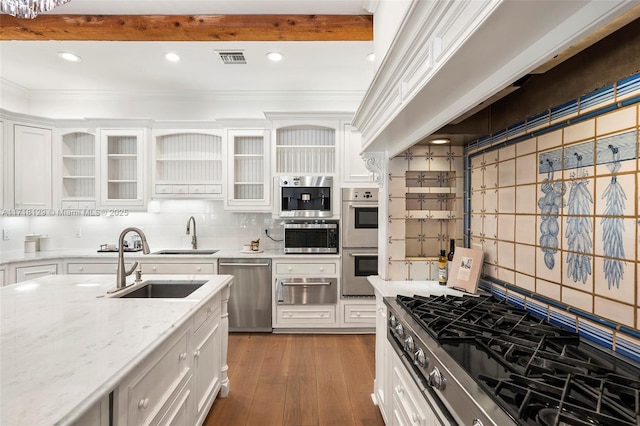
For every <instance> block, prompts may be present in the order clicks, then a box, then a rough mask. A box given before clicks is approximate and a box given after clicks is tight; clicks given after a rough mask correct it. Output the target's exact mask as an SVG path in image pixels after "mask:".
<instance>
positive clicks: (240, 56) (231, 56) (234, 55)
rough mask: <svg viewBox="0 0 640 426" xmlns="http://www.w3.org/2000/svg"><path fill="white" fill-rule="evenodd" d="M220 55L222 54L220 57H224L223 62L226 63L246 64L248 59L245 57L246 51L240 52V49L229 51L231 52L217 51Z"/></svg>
mask: <svg viewBox="0 0 640 426" xmlns="http://www.w3.org/2000/svg"><path fill="white" fill-rule="evenodd" d="M217 52H218V55H220V59H222V62H223V63H225V64H246V63H247V60H246V59H245V57H244V52H240V51H233V52H231V51H229V52H222V51H219V50H218V51H217Z"/></svg>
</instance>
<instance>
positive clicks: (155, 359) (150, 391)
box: [117, 323, 192, 425]
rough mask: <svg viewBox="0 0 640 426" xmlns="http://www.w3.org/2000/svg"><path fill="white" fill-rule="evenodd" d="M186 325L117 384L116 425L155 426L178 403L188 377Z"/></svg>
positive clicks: (188, 341) (188, 333)
mask: <svg viewBox="0 0 640 426" xmlns="http://www.w3.org/2000/svg"><path fill="white" fill-rule="evenodd" d="M190 325H191V324H190V323H187V324H186V325H184V326H183V327H181V328H180V329H179V330H177V331H176V332H175V333H173V335H172V337H170V338H169V339H168V340H167V341H166V342H164V343H163V344H162V345H160V347H158V348H157V349H156V350H154V351H153V353H152V354H151V355H150V356H149V357H147V359H146V360H145V362H144V363H142V364H141V365H140V366H139V367H138V368H136V369H134V370H133V371H132V372H131V373H130V374H128V375H127V377H126V378H125V379H124V380H123V381H122V382H121V384H120V386H119V387H118V392H117V393H118V397H117V398H118V403H117V407H118V414H117V417H118V422H117V424H120V425H124V424H127V425H148V424H157V423H158V422H159V420H160V419H162V418H163V417H164V415H165V414H166V413H167V411H168V410H170V409H171V407H172V406H173V404H174V402H176V401H178V399H179V397H180V396H181V394H182V393H181V390H182V389H183V387H184V386H185V385H187V384H188V383H187V382H188V381H189V379H190V378H191V374H192V370H191V360H190V358H189V356H188V354H189V352H190V343H191V342H190V338H191V328H190Z"/></svg>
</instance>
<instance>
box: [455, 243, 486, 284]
mask: <svg viewBox="0 0 640 426" xmlns="http://www.w3.org/2000/svg"><path fill="white" fill-rule="evenodd" d="M483 258H484V253H483V252H482V250H476V249H469V248H464V247H456V251H455V253H454V255H453V261H451V270H450V271H449V276H448V277H447V287H451V288H454V289H456V290H461V291H464V292H467V293H471V294H475V293H476V292H477V290H478V281H479V280H480V271H482V262H483Z"/></svg>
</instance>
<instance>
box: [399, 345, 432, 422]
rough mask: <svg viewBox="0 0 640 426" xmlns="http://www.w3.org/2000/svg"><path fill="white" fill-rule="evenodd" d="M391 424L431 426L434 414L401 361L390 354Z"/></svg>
mask: <svg viewBox="0 0 640 426" xmlns="http://www.w3.org/2000/svg"><path fill="white" fill-rule="evenodd" d="M392 355H393V356H392V358H393V359H392V365H393V373H392V379H391V380H392V388H393V424H394V425H396V424H397V425H401V426H404V425H422V426H433V422H432V421H431V420H432V419H433V418H434V416H433V415H432V413H430V412H428V406H427V405H426V402H425V400H424V397H423V396H422V394H421V393H420V390H419V389H418V387H417V386H416V384H415V383H414V382H413V379H412V378H411V376H410V375H409V373H407V371H406V370H405V366H404V365H403V364H402V361H400V359H399V358H398V357H397V356H396V355H395V353H394V354H392Z"/></svg>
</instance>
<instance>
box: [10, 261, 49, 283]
mask: <svg viewBox="0 0 640 426" xmlns="http://www.w3.org/2000/svg"><path fill="white" fill-rule="evenodd" d="M57 273H58V264H57V263H46V264H39V265H33V264H30V265H29V266H17V267H16V268H15V277H16V278H15V281H14V282H16V283H19V282H21V281H27V280H35V279H36V278H40V277H44V276H47V275H56V274H57Z"/></svg>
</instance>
